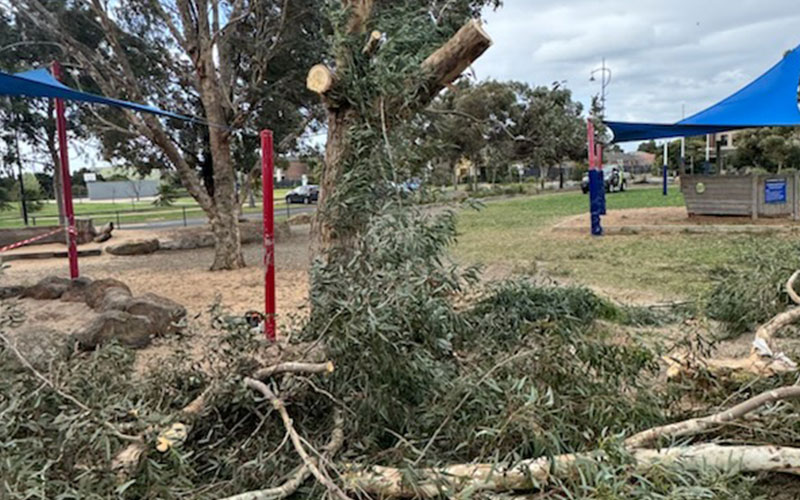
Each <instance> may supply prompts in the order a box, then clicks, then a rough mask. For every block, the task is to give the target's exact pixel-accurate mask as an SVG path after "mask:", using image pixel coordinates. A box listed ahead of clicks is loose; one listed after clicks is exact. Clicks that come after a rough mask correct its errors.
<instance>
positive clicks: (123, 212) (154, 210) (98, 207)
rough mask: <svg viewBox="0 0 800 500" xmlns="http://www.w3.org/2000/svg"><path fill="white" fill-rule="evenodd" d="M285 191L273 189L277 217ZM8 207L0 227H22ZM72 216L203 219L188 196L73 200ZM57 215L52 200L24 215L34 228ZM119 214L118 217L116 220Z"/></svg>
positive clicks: (16, 212) (138, 220)
mask: <svg viewBox="0 0 800 500" xmlns="http://www.w3.org/2000/svg"><path fill="white" fill-rule="evenodd" d="M288 192H289V189H276V190H275V192H274V195H273V196H274V199H275V209H276V211H278V213H276V215H280V214H281V213H282V212H283V210H285V207H286V202H285V201H284V197H285V196H286V193H288ZM10 206H11V208H10V209H9V210H6V211H4V212H0V228H12V227H22V226H23V222H22V217H21V216H20V208H19V203H18V202H12V203H11V204H10ZM73 206H74V207H75V215H76V216H77V217H91V218H92V220H93V221H94V224H95V225H96V226H99V225H102V224H105V223H106V222H109V221H113V222H114V223H116V222H117V220H119V221H120V222H121V223H122V225H123V226H124V225H125V224H126V223H128V224H133V223H141V222H148V221H164V220H180V219H182V218H183V213H184V210H183V209H184V208H185V209H186V217H187V218H198V217H203V216H204V213H203V210H202V209H201V208H200V206H199V205H198V204H197V203H196V202H195V201H194V199H192V198H191V197H188V196H187V197H182V198H178V199H177V200H176V201H175V202H174V204H173V205H172V206H170V207H158V206H155V205H153V202H152V201H151V200H142V201H131V200H130V199H126V200H118V201H116V202H114V203H112V202H105V201H104V202H93V201H92V202H90V201H83V200H75V201H74V203H73ZM243 212H244V213H256V212H261V198H260V197H258V198H256V206H255V207H252V208H251V207H249V206H247V204H246V203H245V206H244V207H243ZM57 215H58V207H57V206H56V203H55V201H52V200H50V201H48V202H47V203H45V204H44V205H43V206H42V208H41V209H40V210H37V211H36V212H31V213H29V214H28V216H29V220H30V222H31V223H33V222H34V221H33V219H34V218H35V219H36V220H35V223H36V225H37V226H51V225H55V224H56V223H57V222H56V217H57ZM118 215H119V218H118Z"/></svg>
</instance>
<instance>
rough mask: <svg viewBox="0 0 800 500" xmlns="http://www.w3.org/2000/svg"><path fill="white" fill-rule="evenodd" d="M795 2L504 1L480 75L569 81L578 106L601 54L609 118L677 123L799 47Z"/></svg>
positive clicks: (593, 89) (591, 86) (799, 11)
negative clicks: (608, 80)
mask: <svg viewBox="0 0 800 500" xmlns="http://www.w3.org/2000/svg"><path fill="white" fill-rule="evenodd" d="M798 7H800V2H798V0H691V1H689V0H669V1H664V0H658V1H655V0H505V5H504V6H503V7H502V8H501V9H499V10H498V11H496V12H492V11H488V12H487V13H486V16H485V18H486V21H487V24H486V29H487V31H488V32H489V33H490V34H491V36H492V39H493V40H494V45H493V46H492V48H490V49H489V50H488V51H487V52H486V53H485V54H484V55H483V56H482V57H481V58H480V59H479V60H478V61H477V63H476V64H475V67H474V69H475V72H476V74H477V76H478V77H479V78H495V79H501V80H506V79H515V80H522V81H525V82H528V83H530V84H536V85H549V84H551V83H552V82H555V81H566V82H567V86H568V87H569V88H570V89H572V91H573V93H574V95H575V98H576V99H577V100H579V101H581V102H583V103H584V104H587V105H588V103H589V102H590V98H591V95H593V94H596V93H599V91H600V85H599V82H594V83H592V82H590V81H589V74H590V72H591V71H592V69H594V68H597V67H599V66H600V64H601V60H602V58H603V57H605V58H606V64H607V66H609V67H610V68H611V70H612V81H611V83H610V85H609V86H608V89H607V113H606V116H607V117H608V118H609V119H614V120H622V121H637V120H640V121H650V122H674V121H677V120H679V119H681V109H682V106H683V105H685V108H686V116H689V115H691V114H693V113H694V112H696V111H700V110H702V109H703V108H705V107H706V106H708V105H710V104H713V103H715V102H716V101H718V100H720V99H722V98H724V97H727V96H728V95H729V94H731V93H733V92H735V91H736V90H738V89H739V88H740V87H742V86H743V85H745V84H747V83H749V82H750V81H751V80H752V79H754V78H755V77H757V76H759V75H760V74H761V73H763V72H764V71H765V70H767V69H769V68H770V67H771V66H772V65H773V64H775V63H776V62H777V61H778V60H780V58H781V57H782V55H783V53H784V52H785V51H786V50H788V49H792V48H794V47H796V46H797V45H800V8H798Z"/></svg>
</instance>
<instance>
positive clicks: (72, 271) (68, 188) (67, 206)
mask: <svg viewBox="0 0 800 500" xmlns="http://www.w3.org/2000/svg"><path fill="white" fill-rule="evenodd" d="M52 70H53V78H55V79H56V80H59V81H61V65H60V64H59V63H58V61H53V67H52ZM55 102H56V128H57V129H58V155H59V169H60V170H61V186H62V187H63V190H64V214H65V216H66V223H67V255H68V257H69V276H70V278H72V279H76V278H77V277H78V276H79V273H78V247H77V242H76V241H75V240H76V237H77V234H78V233H77V231H76V230H75V210H74V208H73V206H72V179H71V177H70V174H69V151H68V150H67V118H66V113H65V108H64V100H63V99H56V100H55Z"/></svg>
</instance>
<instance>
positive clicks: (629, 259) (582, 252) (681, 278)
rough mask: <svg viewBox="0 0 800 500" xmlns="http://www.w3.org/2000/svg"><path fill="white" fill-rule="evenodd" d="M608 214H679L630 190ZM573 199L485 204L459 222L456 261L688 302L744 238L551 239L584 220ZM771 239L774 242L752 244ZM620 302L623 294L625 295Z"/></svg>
mask: <svg viewBox="0 0 800 500" xmlns="http://www.w3.org/2000/svg"><path fill="white" fill-rule="evenodd" d="M606 200H607V207H608V210H615V209H623V208H644V207H663V206H681V205H683V197H682V195H681V194H680V192H679V191H678V190H677V189H675V188H671V189H670V194H669V195H668V196H666V197H665V196H662V194H661V190H660V189H659V188H644V189H634V190H630V191H627V192H625V193H613V194H610V195H608V196H607V197H606ZM588 204H589V201H588V198H587V197H586V195H583V194H581V193H580V192H570V193H564V194H547V195H540V196H534V197H526V198H519V199H511V200H503V201H496V202H490V203H487V204H486V207H485V208H484V209H483V210H481V211H479V212H475V211H463V212H461V214H460V215H459V226H458V227H459V232H460V233H461V234H460V236H459V241H458V244H457V245H456V248H455V255H456V257H457V258H458V259H459V260H460V261H462V262H465V263H480V264H484V265H493V264H500V265H505V266H511V267H512V268H513V269H514V270H515V271H517V272H527V273H533V272H537V271H543V272H545V273H546V274H548V275H551V276H554V277H557V278H564V279H567V280H569V281H575V282H578V283H583V284H586V285H589V286H593V287H597V288H600V289H606V290H609V291H623V292H630V291H634V290H638V291H641V292H640V293H641V295H643V296H644V295H650V296H654V297H664V298H682V297H684V298H692V297H694V296H696V295H697V294H698V292H701V291H703V290H705V289H706V288H707V287H708V285H709V279H708V271H709V270H710V269H711V268H713V267H715V266H717V265H720V264H723V263H726V262H728V261H729V260H730V258H731V257H732V255H733V253H734V252H735V251H736V247H737V245H739V244H740V243H741V242H742V241H744V240H747V239H750V238H753V236H747V235H719V234H714V235H688V234H687V235H682V234H681V235H674V234H673V235H630V236H627V235H626V236H604V237H601V238H596V237H592V236H590V235H588V234H587V235H581V234H570V233H556V232H553V231H550V228H551V227H552V225H553V224H555V223H557V222H558V221H560V220H561V219H563V218H564V217H567V216H571V215H577V214H582V213H585V214H586V217H589V214H588ZM758 237H759V238H778V237H780V236H774V237H771V236H758ZM625 295H627V293H626V294H625Z"/></svg>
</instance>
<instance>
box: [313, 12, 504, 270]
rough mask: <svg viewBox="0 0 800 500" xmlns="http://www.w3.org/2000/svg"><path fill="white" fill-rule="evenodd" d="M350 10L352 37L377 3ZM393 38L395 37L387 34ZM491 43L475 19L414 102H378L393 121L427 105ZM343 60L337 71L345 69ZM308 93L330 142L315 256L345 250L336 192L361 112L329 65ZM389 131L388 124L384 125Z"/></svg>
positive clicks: (428, 67) (438, 57) (427, 67)
mask: <svg viewBox="0 0 800 500" xmlns="http://www.w3.org/2000/svg"><path fill="white" fill-rule="evenodd" d="M348 6H349V7H350V8H351V9H352V13H351V15H352V18H351V23H350V24H349V32H350V33H359V32H363V31H364V24H365V21H366V19H367V17H368V15H369V13H370V12H371V10H372V7H373V2H372V0H352V1H351V2H350V3H349V4H348ZM378 34H379V33H378V32H375V34H371V35H370V38H369V40H374V41H372V42H370V41H368V42H367V45H366V47H365V50H366V52H365V53H369V52H371V51H372V50H374V49H375V48H376V47H377V44H378V43H379V40H380V39H379V38H378ZM388 36H390V37H391V33H389V34H388ZM491 44H492V40H491V38H489V35H487V34H486V32H485V31H484V30H483V28H482V27H481V24H480V21H478V20H475V19H473V20H470V21H469V22H467V23H466V24H465V25H464V26H462V27H461V29H459V30H458V31H457V32H456V33H455V34H454V35H453V37H452V38H450V39H449V40H448V41H447V42H445V43H444V45H442V46H441V47H440V48H439V49H437V50H436V51H435V52H434V53H432V54H431V55H429V56H428V57H427V58H426V59H425V60H424V61H423V62H422V65H421V70H422V77H421V79H420V80H419V81H414V82H409V84H408V85H409V88H411V89H415V90H416V98H415V99H414V101H413V102H411V103H405V102H404V103H400V102H392V99H390V98H389V99H386V100H385V101H384V100H383V99H376V102H381V103H382V104H383V103H384V102H386V103H388V105H387V113H388V114H389V115H391V116H394V117H395V119H397V118H396V116H397V114H398V113H400V114H405V113H408V112H410V111H413V110H415V109H420V108H422V107H424V106H426V105H427V104H428V103H430V101H431V100H432V99H433V98H434V97H435V96H436V94H438V93H439V91H440V90H442V89H443V88H444V87H445V86H446V85H448V84H450V83H452V82H453V80H455V79H456V78H458V76H459V75H461V73H462V72H463V71H464V70H465V69H466V68H468V67H469V65H470V64H472V63H473V62H474V61H475V60H476V59H477V58H478V57H480V55H481V54H483V53H484V52H485V51H486V49H488V48H489V46H491ZM345 61H346V60H345V59H341V60H340V61H339V62H338V65H337V71H339V72H343V71H344V70H346V68H345V67H343V66H342V65H343V64H346V62H345ZM306 84H307V86H308V88H309V89H310V90H312V91H314V92H317V93H318V94H320V96H321V97H322V100H323V102H324V103H325V106H326V108H327V112H328V142H327V145H326V147H325V162H324V165H323V171H322V182H321V194H320V196H321V199H320V209H319V211H318V212H317V216H316V218H315V222H314V226H315V227H314V233H315V243H314V249H315V252H314V253H315V254H317V255H320V254H321V253H324V252H325V251H326V250H328V249H330V248H331V247H333V246H334V245H336V246H339V247H343V248H346V247H347V246H348V239H349V237H350V236H352V235H349V234H337V233H336V230H335V226H336V224H337V222H338V223H341V218H339V217H337V213H336V207H335V206H334V205H335V204H336V201H335V199H336V196H335V192H336V188H337V186H338V185H339V184H340V180H341V177H342V175H344V173H345V172H344V163H345V161H346V160H347V158H348V155H350V154H353V153H352V152H351V151H350V150H349V147H348V143H347V131H348V129H349V128H350V127H351V126H352V125H354V124H355V123H356V122H357V120H358V119H359V115H358V114H357V112H356V111H355V110H354V109H353V108H352V107H351V106H350V105H349V104H348V103H347V101H346V99H340V98H338V97H336V92H335V89H336V87H337V78H336V74H335V73H334V72H333V71H332V70H331V69H330V68H328V67H327V66H325V65H322V64H318V65H316V66H314V67H312V68H311V70H310V71H309V73H308V78H307V80H306ZM384 126H385V125H384Z"/></svg>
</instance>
